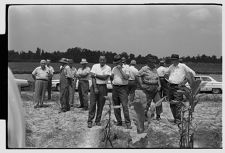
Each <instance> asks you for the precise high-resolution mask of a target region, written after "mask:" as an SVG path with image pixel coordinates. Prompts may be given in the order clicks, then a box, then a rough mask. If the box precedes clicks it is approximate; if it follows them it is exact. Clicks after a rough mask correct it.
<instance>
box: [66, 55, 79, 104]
mask: <svg viewBox="0 0 225 153" xmlns="http://www.w3.org/2000/svg"><path fill="white" fill-rule="evenodd" d="M68 61H69V67H70V70H71V73H72V76H73V78H72V84H71V86H70V100H69V103H70V106H71V107H73V106H74V94H75V89H76V82H77V77H76V74H77V69H76V68H75V67H74V66H73V60H72V59H68Z"/></svg>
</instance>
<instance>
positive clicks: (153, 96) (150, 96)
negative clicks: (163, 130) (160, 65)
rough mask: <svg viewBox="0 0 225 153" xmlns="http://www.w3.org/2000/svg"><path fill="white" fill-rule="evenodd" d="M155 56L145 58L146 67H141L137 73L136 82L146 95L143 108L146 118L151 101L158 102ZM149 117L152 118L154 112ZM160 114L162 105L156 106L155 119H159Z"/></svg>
mask: <svg viewBox="0 0 225 153" xmlns="http://www.w3.org/2000/svg"><path fill="white" fill-rule="evenodd" d="M156 61H157V59H156V57H155V56H148V57H147V65H146V66H144V67H142V68H141V70H140V71H139V72H138V82H139V84H140V87H141V88H142V90H143V92H144V93H145V94H146V98H147V105H146V108H145V117H146V119H147V118H148V115H147V114H148V110H149V107H150V106H151V102H152V100H153V101H154V102H155V103H156V102H157V101H158V100H160V95H159V91H160V89H161V83H160V80H159V76H158V73H157V70H156V67H155V64H156ZM151 113H153V114H152V116H151V117H153V116H154V112H151ZM161 113H162V104H161V105H160V106H156V115H157V116H156V119H157V120H159V119H160V114H161Z"/></svg>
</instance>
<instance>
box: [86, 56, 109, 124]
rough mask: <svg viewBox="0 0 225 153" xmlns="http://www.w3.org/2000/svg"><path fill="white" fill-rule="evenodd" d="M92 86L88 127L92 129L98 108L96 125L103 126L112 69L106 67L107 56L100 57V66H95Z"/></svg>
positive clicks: (92, 72)
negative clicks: (102, 121)
mask: <svg viewBox="0 0 225 153" xmlns="http://www.w3.org/2000/svg"><path fill="white" fill-rule="evenodd" d="M90 74H91V77H92V86H91V89H90V90H91V93H90V107H89V115H88V127H89V128H91V127H92V120H93V119H94V117H95V112H96V106H97V114H96V118H95V124H96V125H97V126H100V125H101V122H100V121H101V116H102V111H103V107H104V105H105V97H104V96H107V83H108V81H109V77H110V75H111V68H110V67H109V66H108V65H106V58H105V56H100V57H99V64H94V65H93V66H92V69H91V72H90Z"/></svg>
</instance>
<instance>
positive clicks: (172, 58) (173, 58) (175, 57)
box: [170, 54, 179, 60]
mask: <svg viewBox="0 0 225 153" xmlns="http://www.w3.org/2000/svg"><path fill="white" fill-rule="evenodd" d="M170 59H171V60H179V55H177V54H172V55H171V57H170Z"/></svg>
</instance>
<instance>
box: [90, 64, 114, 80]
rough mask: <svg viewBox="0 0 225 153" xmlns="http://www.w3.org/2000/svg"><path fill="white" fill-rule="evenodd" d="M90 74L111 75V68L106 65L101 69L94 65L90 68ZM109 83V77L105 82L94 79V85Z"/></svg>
mask: <svg viewBox="0 0 225 153" xmlns="http://www.w3.org/2000/svg"><path fill="white" fill-rule="evenodd" d="M91 72H92V73H95V74H98V75H108V76H110V75H111V67H109V66H108V65H106V64H105V65H104V66H103V67H101V65H100V64H94V65H93V66H92V69H91ZM108 81H109V77H108V79H106V80H100V79H98V78H96V84H107V83H108Z"/></svg>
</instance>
